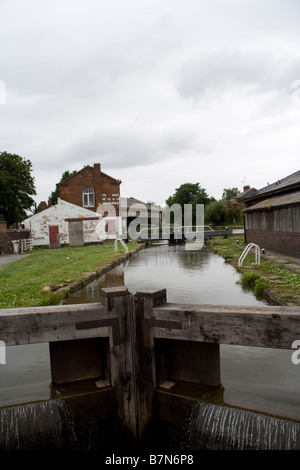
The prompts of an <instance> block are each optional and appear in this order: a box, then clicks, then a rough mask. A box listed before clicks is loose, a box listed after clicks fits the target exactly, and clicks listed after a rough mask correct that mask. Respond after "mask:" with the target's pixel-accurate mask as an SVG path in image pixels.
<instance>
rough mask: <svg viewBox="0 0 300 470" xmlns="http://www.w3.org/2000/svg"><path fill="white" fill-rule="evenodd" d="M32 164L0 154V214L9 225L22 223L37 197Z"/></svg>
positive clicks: (18, 157) (19, 158)
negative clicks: (34, 197) (34, 198)
mask: <svg viewBox="0 0 300 470" xmlns="http://www.w3.org/2000/svg"><path fill="white" fill-rule="evenodd" d="M31 171H32V164H31V162H30V161H29V160H26V159H24V158H22V157H20V156H19V155H15V154H10V153H7V152H1V153H0V214H1V215H2V217H3V218H4V220H6V222H7V225H8V226H10V225H12V224H13V223H16V222H21V221H22V220H23V219H24V218H25V217H26V210H31V208H32V207H33V206H34V200H33V199H32V197H31V196H34V195H36V190H35V183H34V178H33V177H32V175H31Z"/></svg>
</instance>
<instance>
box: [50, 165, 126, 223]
mask: <svg viewBox="0 0 300 470" xmlns="http://www.w3.org/2000/svg"><path fill="white" fill-rule="evenodd" d="M120 184H121V181H120V180H117V179H115V178H113V177H111V176H109V175H107V174H106V173H103V172H102V171H101V165H100V163H95V164H94V166H93V167H92V166H89V165H88V166H85V167H84V168H83V169H82V170H80V171H78V172H77V173H76V174H74V175H72V176H69V178H66V179H65V180H63V181H61V182H60V183H58V184H57V188H58V196H59V198H61V199H63V200H64V201H67V202H70V203H71V204H75V205H76V206H81V207H83V208H85V209H88V210H91V211H97V209H98V207H99V206H101V205H106V204H111V205H112V206H113V207H115V209H116V215H117V216H118V215H119V198H120Z"/></svg>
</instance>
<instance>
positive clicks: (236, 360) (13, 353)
mask: <svg viewBox="0 0 300 470" xmlns="http://www.w3.org/2000/svg"><path fill="white" fill-rule="evenodd" d="M187 248H190V245H186V246H185V245H182V246H180V245H178V246H169V245H167V244H165V245H164V244H162V245H154V246H152V247H150V248H148V249H144V250H141V251H139V252H138V253H137V254H136V255H134V256H133V257H132V258H131V259H130V260H129V261H127V262H126V263H125V264H121V265H119V266H117V267H116V268H115V269H113V270H112V271H110V272H109V273H107V274H105V275H104V276H102V277H101V278H99V279H97V280H96V281H93V282H92V283H90V284H89V285H88V286H87V287H86V288H84V289H82V291H80V292H78V293H76V294H74V295H72V296H71V297H70V298H69V299H68V301H67V302H66V303H84V302H97V301H99V300H100V288H102V287H113V286H120V285H126V286H127V287H128V289H129V291H130V292H131V293H133V294H134V293H135V292H136V291H138V290H141V289H143V288H151V289H161V288H166V289H167V300H168V302H178V303H191V304H206V303H211V304H231V305H267V302H266V301H263V300H261V301H260V300H257V299H256V297H255V296H254V295H253V294H252V293H251V292H247V291H245V290H243V289H242V287H241V286H240V285H239V284H238V283H237V281H238V280H239V279H240V275H239V274H238V273H237V272H236V270H235V269H234V268H233V267H232V266H230V265H229V264H227V263H225V262H224V259H223V258H221V257H220V256H218V255H216V254H214V253H212V252H211V251H209V250H208V249H207V248H206V247H204V248H202V249H201V250H190V249H187ZM291 353H292V351H283V350H274V349H264V348H253V347H240V346H229V345H221V380H222V384H223V385H224V388H225V392H224V399H225V401H226V402H227V403H228V404H232V405H236V406H241V407H246V408H249V409H254V410H259V411H265V412H267V413H272V414H275V415H279V416H284V417H288V418H294V419H297V420H300V399H299V391H300V373H299V372H300V365H299V366H296V365H294V364H293V363H292V361H291ZM6 362H7V364H6V365H0V406H4V405H9V404H15V403H21V402H26V401H32V400H38V399H47V398H49V396H50V387H49V383H50V368H49V352H48V345H45V344H41V345H30V346H18V347H9V348H7V357H6Z"/></svg>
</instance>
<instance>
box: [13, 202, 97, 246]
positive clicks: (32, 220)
mask: <svg viewBox="0 0 300 470" xmlns="http://www.w3.org/2000/svg"><path fill="white" fill-rule="evenodd" d="M101 218H102V217H101V216H100V215H99V214H95V212H94V211H90V210H88V209H85V208H83V207H80V206H76V205H75V204H71V203H70V202H67V201H63V200H62V199H58V202H57V204H55V205H53V206H51V207H48V208H47V209H45V210H42V211H41V212H38V213H37V214H34V215H32V216H31V217H28V218H27V219H25V220H24V221H23V222H22V225H23V226H24V228H25V230H26V229H27V230H29V231H30V232H31V238H32V246H45V247H49V248H58V247H60V246H62V245H74V246H76V245H84V244H88V243H99V238H98V235H97V233H96V228H97V225H98V222H99V221H100V219H101Z"/></svg>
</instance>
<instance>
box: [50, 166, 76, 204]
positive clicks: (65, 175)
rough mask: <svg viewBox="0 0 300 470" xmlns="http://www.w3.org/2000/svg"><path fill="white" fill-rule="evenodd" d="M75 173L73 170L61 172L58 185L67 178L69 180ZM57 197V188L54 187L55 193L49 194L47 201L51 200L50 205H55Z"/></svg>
mask: <svg viewBox="0 0 300 470" xmlns="http://www.w3.org/2000/svg"><path fill="white" fill-rule="evenodd" d="M76 173H77V171H76V170H73V171H69V170H66V171H64V172H63V174H62V175H61V178H60V181H59V182H60V183H61V182H62V181H64V180H66V179H67V178H69V176H73V175H75V174H76ZM58 197H59V194H58V188H57V187H56V189H55V191H52V193H51V194H50V196H49V199H50V200H51V202H52V204H57V198H58Z"/></svg>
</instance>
